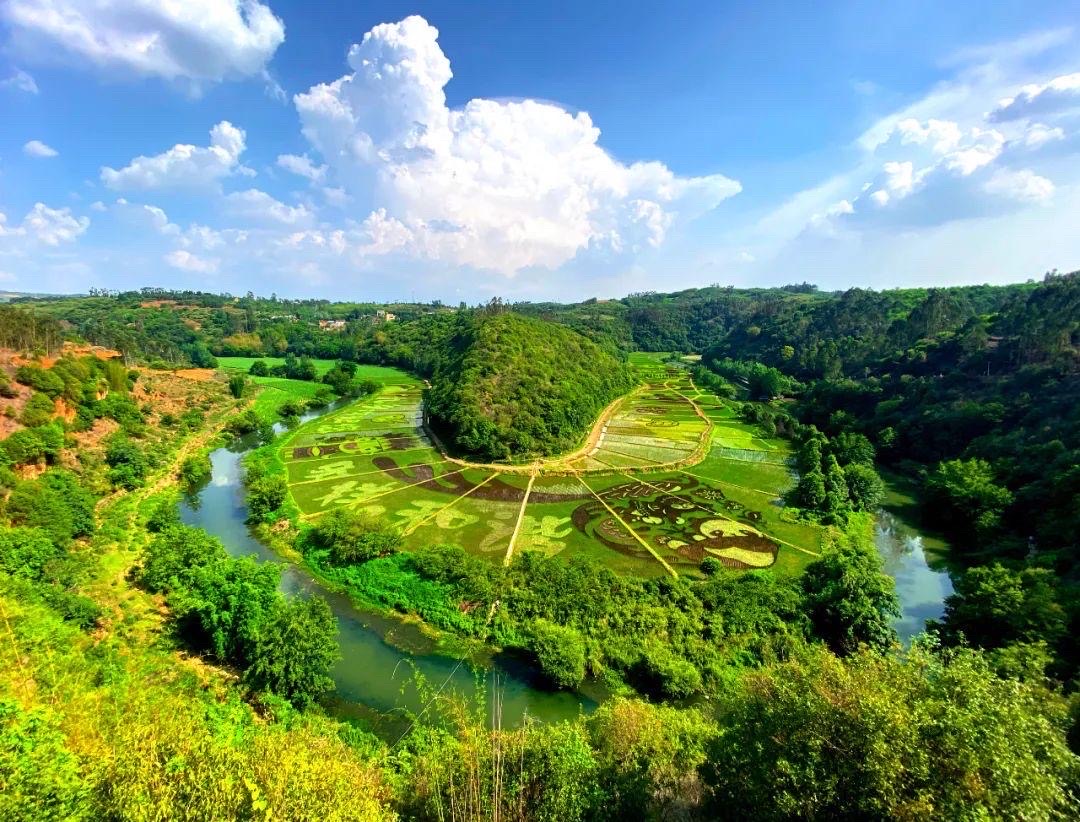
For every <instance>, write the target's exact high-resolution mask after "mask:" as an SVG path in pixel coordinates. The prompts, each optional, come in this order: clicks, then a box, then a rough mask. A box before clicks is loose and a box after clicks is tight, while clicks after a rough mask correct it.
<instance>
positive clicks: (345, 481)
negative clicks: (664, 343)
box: [280, 360, 819, 576]
mask: <svg viewBox="0 0 1080 822" xmlns="http://www.w3.org/2000/svg"><path fill="white" fill-rule="evenodd" d="M635 367H637V366H635ZM638 373H639V378H640V379H642V382H643V384H642V385H641V386H639V387H638V388H637V389H635V390H634V391H632V392H631V393H630V394H628V395H626V396H625V397H623V398H622V399H621V400H620V401H619V402H618V403H616V404H615V405H614V406H613V408H612V409H611V410H610V414H609V416H608V418H607V420H606V423H604V421H603V420H601V421H600V423H598V425H601V428H600V433H599V436H597V437H595V439H594V441H593V444H592V445H591V447H587V448H583V449H580V450H579V451H578V452H576V453H575V454H573V455H569V456H568V457H564V458H552V459H549V460H544V461H540V462H537V463H535V464H532V465H529V466H524V467H523V466H499V465H478V464H471V463H467V462H463V461H461V460H455V459H450V458H448V457H446V456H445V455H444V454H443V453H442V452H441V451H440V450H439V449H438V447H436V446H437V444H436V443H434V442H433V441H432V440H431V438H430V437H429V436H428V434H427V433H426V431H425V428H424V426H423V412H422V404H421V400H422V385H421V384H420V383H419V382H418V381H416V380H413V379H412V378H407V377H404V378H403V376H404V375H401V374H400V372H395V373H394V377H393V380H392V381H391V382H390V383H388V384H384V385H383V388H382V389H381V390H380V391H379V392H378V393H377V394H375V395H373V396H370V397H365V398H362V399H360V400H357V401H356V402H354V403H352V404H351V405H349V406H347V407H345V408H341V409H338V410H337V411H334V412H331V413H329V414H327V415H325V416H323V417H320V418H318V419H316V420H312V421H311V422H309V423H307V424H305V425H302V426H300V427H299V428H297V429H295V430H294V431H293V432H292V433H291V434H290V435H289V436H288V437H287V438H286V440H285V441H284V442H283V444H282V445H281V452H280V453H281V457H282V459H283V460H284V462H285V466H286V472H287V477H288V481H289V485H290V492H291V494H292V496H293V499H294V501H295V502H296V505H297V507H298V508H299V510H300V512H301V516H302V518H303V519H305V520H307V521H313V520H316V519H317V518H318V517H319V516H321V515H322V514H323V513H325V512H326V511H329V510H332V509H334V508H338V507H343V506H347V507H351V508H356V509H359V510H363V511H367V512H369V513H371V514H375V515H378V516H381V517H385V518H386V519H387V520H388V521H389V522H391V523H393V524H394V525H395V526H396V527H398V528H399V529H400V531H401V532H402V534H403V535H404V547H405V549H406V550H415V549H417V548H419V547H421V546H426V545H435V544H456V545H460V546H462V547H463V548H465V549H466V550H467V551H469V552H471V553H474V554H477V555H479V556H484V557H486V558H489V559H490V560H491V561H492V562H509V561H510V560H511V559H512V557H513V556H514V555H515V554H516V553H519V552H523V551H538V552H541V553H543V554H545V555H547V556H565V557H566V558H567V559H569V558H571V557H575V556H581V557H591V558H594V559H597V560H599V561H600V562H602V563H603V564H605V565H606V566H607V567H609V568H611V569H612V570H613V571H615V572H617V573H632V574H637V575H643V576H659V575H669V574H676V575H677V574H680V573H696V572H697V569H698V568H699V566H700V564H701V562H702V560H703V559H705V558H706V557H713V558H715V559H717V560H718V561H719V562H721V563H722V564H724V565H726V566H728V567H730V568H735V569H753V568H764V567H769V566H772V565H774V564H775V565H777V566H778V567H779V568H781V569H782V570H791V569H794V568H797V567H800V566H801V564H803V563H805V561H807V560H808V559H809V558H810V557H811V556H812V555H813V554H814V553H815V552H816V549H817V543H818V539H819V536H818V533H817V531H816V529H812V528H810V527H808V526H803V525H793V524H791V523H786V522H783V521H782V520H781V518H780V516H779V510H780V509H779V508H777V506H776V505H775V501H776V499H777V497H778V495H779V494H780V493H781V492H782V491H783V490H784V489H785V488H787V487H788V486H789V485H790V484H791V475H790V472H789V469H788V468H787V467H786V464H785V461H786V459H787V453H786V450H785V445H784V443H783V442H781V441H778V440H764V439H762V437H761V432H760V431H758V430H757V429H756V428H755V427H754V426H751V425H749V424H747V423H744V422H742V421H740V420H739V418H738V416H737V414H736V413H735V411H734V410H733V408H732V407H731V405H729V404H728V403H726V402H725V401H723V400H720V399H718V398H717V397H714V396H713V395H711V394H707V393H704V392H701V391H699V390H698V389H697V388H696V387H695V386H694V385H693V383H692V381H691V380H690V378H689V375H688V373H687V372H686V371H685V370H683V369H679V368H671V367H669V366H666V365H665V364H663V363H659V362H655V361H651V360H649V361H646V362H645V363H644V364H643V366H642V367H640V368H639V370H638ZM732 451H737V452H739V453H742V452H746V453H750V454H760V455H762V458H761V460H760V461H747V460H746V459H740V458H738V457H737V456H731V455H730V454H731V452H732ZM523 469H524V470H523Z"/></svg>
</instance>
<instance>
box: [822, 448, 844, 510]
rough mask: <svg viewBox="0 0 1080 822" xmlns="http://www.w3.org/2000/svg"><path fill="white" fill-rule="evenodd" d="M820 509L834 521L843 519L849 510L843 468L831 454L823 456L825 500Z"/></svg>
mask: <svg viewBox="0 0 1080 822" xmlns="http://www.w3.org/2000/svg"><path fill="white" fill-rule="evenodd" d="M821 510H822V511H823V512H824V513H825V514H826V516H827V517H828V518H829V520H830V521H834V522H835V521H843V518H844V516H845V515H846V514H847V513H848V512H849V511H850V510H851V501H850V499H849V497H848V485H847V479H846V478H845V476H844V470H843V469H842V468H841V467H840V464H839V463H838V462H837V461H836V457H834V456H833V455H832V454H829V456H827V457H826V458H825V501H824V502H822V504H821Z"/></svg>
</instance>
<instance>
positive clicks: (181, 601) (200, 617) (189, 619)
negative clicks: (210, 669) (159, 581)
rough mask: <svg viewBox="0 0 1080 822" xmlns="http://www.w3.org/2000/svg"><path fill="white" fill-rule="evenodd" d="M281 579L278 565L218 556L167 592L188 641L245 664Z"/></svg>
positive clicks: (271, 608)
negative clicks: (177, 586)
mask: <svg viewBox="0 0 1080 822" xmlns="http://www.w3.org/2000/svg"><path fill="white" fill-rule="evenodd" d="M280 579H281V569H280V567H279V566H277V565H275V564H273V563H264V564H262V565H259V564H256V563H255V561H254V560H252V559H251V558H250V557H244V558H242V559H236V558H233V557H221V558H220V559H219V560H218V561H217V562H213V563H209V564H205V565H201V566H199V567H196V568H194V569H192V570H191V573H190V575H189V577H188V579H187V580H186V582H185V585H184V586H183V587H182V588H180V589H178V590H177V591H176V592H175V593H174V595H172V596H170V597H169V605H170V607H171V608H172V610H173V619H174V620H175V621H176V622H177V624H178V626H179V627H180V631H181V633H182V635H183V636H184V638H185V639H186V640H187V641H188V642H189V643H190V644H191V645H193V646H195V647H196V648H199V649H208V650H210V651H211V652H213V654H214V655H215V656H217V657H218V658H219V659H221V660H222V661H224V662H227V663H229V664H232V665H235V666H237V667H239V668H245V667H247V666H248V665H250V664H251V663H252V661H253V660H254V658H255V654H256V646H257V643H258V638H259V636H260V634H261V632H262V631H263V630H264V629H265V628H266V625H267V624H268V621H269V620H270V618H271V614H272V613H273V611H274V608H275V607H276V604H277V602H278V600H279V599H280V594H279V593H278V590H277V587H278V582H279V581H280Z"/></svg>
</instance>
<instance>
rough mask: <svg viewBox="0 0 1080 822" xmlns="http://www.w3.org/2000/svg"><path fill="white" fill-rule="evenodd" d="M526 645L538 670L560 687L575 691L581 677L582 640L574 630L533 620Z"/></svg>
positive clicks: (582, 672) (583, 642) (582, 676)
mask: <svg viewBox="0 0 1080 822" xmlns="http://www.w3.org/2000/svg"><path fill="white" fill-rule="evenodd" d="M530 633H531V637H530V645H531V647H532V651H533V653H534V654H536V658H537V660H538V661H539V663H540V669H541V670H542V671H543V672H544V675H545V676H547V678H548V679H550V680H551V681H552V682H553V683H554V684H555V685H558V686H559V687H560V688H576V687H577V686H578V685H580V684H581V680H582V679H584V678H585V640H584V639H583V638H582V636H581V634H579V633H578V632H577V631H576V630H574V629H573V628H569V627H564V626H562V625H556V624H555V623H554V622H549V621H548V620H546V619H538V620H535V621H534V622H533V624H532V627H531V631H530Z"/></svg>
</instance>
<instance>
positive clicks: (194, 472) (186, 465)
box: [179, 454, 214, 490]
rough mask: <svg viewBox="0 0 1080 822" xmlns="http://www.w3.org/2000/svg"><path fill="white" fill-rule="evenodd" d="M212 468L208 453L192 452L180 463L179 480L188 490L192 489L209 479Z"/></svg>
mask: <svg viewBox="0 0 1080 822" xmlns="http://www.w3.org/2000/svg"><path fill="white" fill-rule="evenodd" d="M213 470H214V467H213V465H212V464H211V462H210V455H209V454H192V455H191V456H189V457H185V458H184V461H183V462H182V463H180V470H179V476H180V482H181V483H183V485H184V486H185V487H186V488H187V489H188V490H193V489H195V488H198V487H199V486H200V485H202V484H203V483H204V482H206V481H207V480H209V479H210V475H211V474H212V473H213Z"/></svg>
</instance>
